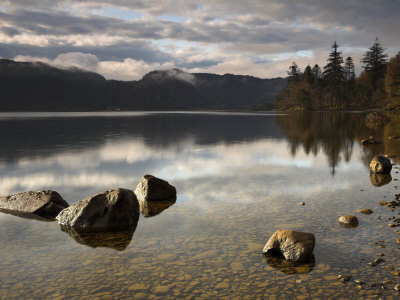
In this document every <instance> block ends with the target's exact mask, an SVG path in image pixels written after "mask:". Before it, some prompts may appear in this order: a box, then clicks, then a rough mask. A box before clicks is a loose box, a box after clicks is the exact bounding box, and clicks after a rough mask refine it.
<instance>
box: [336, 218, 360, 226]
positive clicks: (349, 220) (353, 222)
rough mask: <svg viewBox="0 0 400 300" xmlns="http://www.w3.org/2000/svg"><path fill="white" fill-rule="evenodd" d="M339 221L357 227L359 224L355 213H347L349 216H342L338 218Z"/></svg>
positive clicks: (344, 224)
mask: <svg viewBox="0 0 400 300" xmlns="http://www.w3.org/2000/svg"><path fill="white" fill-rule="evenodd" d="M338 221H339V223H340V224H341V225H343V226H344V227H349V228H351V227H357V226H358V219H357V217H356V216H353V215H347V216H341V217H340V218H339V219H338Z"/></svg>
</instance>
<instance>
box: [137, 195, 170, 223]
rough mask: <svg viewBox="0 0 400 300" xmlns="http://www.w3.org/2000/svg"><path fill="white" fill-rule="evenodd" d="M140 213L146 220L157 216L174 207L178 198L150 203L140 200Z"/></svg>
mask: <svg viewBox="0 0 400 300" xmlns="http://www.w3.org/2000/svg"><path fill="white" fill-rule="evenodd" d="M138 201H139V206H140V212H141V213H142V215H143V216H144V217H146V218H148V217H153V216H156V215H158V214H160V213H162V212H163V211H164V210H166V209H167V208H168V207H170V206H172V205H174V204H175V202H176V197H174V198H170V199H165V200H157V201H154V200H153V201H148V200H143V199H140V198H138Z"/></svg>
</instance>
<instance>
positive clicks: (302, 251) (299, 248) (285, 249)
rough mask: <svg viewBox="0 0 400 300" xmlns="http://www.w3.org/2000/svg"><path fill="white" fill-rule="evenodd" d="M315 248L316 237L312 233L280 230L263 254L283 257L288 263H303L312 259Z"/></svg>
mask: <svg viewBox="0 0 400 300" xmlns="http://www.w3.org/2000/svg"><path fill="white" fill-rule="evenodd" d="M314 246H315V236H314V234H312V233H310V232H299V231H293V230H278V231H276V232H275V233H274V234H273V235H272V236H271V237H270V239H269V240H268V242H267V243H266V244H265V246H264V249H263V253H264V254H278V255H283V257H284V258H285V259H286V260H287V261H294V262H302V261H307V260H309V259H310V257H311V255H312V252H313V250H314Z"/></svg>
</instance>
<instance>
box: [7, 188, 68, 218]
mask: <svg viewBox="0 0 400 300" xmlns="http://www.w3.org/2000/svg"><path fill="white" fill-rule="evenodd" d="M68 206H69V205H68V203H67V202H66V201H65V200H64V199H63V198H62V197H61V196H60V194H59V193H57V192H55V191H51V190H47V191H31V192H24V193H19V194H13V195H9V196H5V197H0V209H4V210H7V211H8V213H11V214H17V213H21V214H22V215H27V214H35V215H38V216H41V217H43V218H47V219H54V218H55V217H56V216H57V215H58V213H59V212H60V211H61V210H63V209H64V208H66V207H68Z"/></svg>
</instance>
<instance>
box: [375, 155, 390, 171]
mask: <svg viewBox="0 0 400 300" xmlns="http://www.w3.org/2000/svg"><path fill="white" fill-rule="evenodd" d="M369 169H370V171H371V172H372V173H378V174H387V173H390V171H391V170H392V163H391V162H390V159H389V158H386V157H384V156H381V155H378V156H375V157H374V158H373V159H372V160H371V163H370V164H369Z"/></svg>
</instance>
